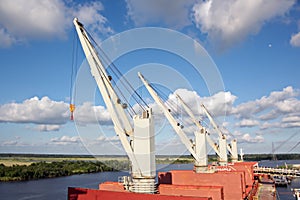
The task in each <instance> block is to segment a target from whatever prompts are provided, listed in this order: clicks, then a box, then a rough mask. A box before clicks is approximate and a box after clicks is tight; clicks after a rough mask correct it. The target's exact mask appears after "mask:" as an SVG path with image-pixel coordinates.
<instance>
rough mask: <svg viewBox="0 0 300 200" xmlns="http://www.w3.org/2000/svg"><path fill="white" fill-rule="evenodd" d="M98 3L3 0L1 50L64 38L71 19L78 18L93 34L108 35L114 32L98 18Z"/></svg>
mask: <svg viewBox="0 0 300 200" xmlns="http://www.w3.org/2000/svg"><path fill="white" fill-rule="evenodd" d="M101 11H103V6H102V4H101V3H100V2H92V3H88V2H87V3H84V4H75V3H73V2H72V1H69V2H68V3H65V2H64V1H60V0H51V1H50V0H46V1H40V0H26V1H25V0H15V1H10V0H2V1H1V2H0V36H2V37H0V38H1V39H0V41H1V43H0V47H9V46H11V45H13V44H15V43H20V42H26V41H28V40H36V39H45V38H55V37H56V38H57V37H58V38H64V37H65V36H66V33H67V31H68V30H69V29H70V28H71V27H72V19H73V18H74V17H75V16H78V17H81V18H82V19H80V18H79V19H80V20H81V21H82V22H84V23H86V24H85V25H87V26H91V27H92V31H93V32H96V33H101V34H102V33H103V34H109V33H111V32H113V30H112V29H111V28H110V27H109V26H108V25H107V20H106V18H105V17H104V16H103V15H101V14H100V12H101Z"/></svg>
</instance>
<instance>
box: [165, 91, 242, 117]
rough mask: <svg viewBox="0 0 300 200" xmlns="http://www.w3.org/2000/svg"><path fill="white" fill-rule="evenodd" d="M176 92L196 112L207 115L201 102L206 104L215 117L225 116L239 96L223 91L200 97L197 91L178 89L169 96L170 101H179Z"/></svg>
mask: <svg viewBox="0 0 300 200" xmlns="http://www.w3.org/2000/svg"><path fill="white" fill-rule="evenodd" d="M175 94H178V95H179V96H180V97H181V98H182V99H183V101H184V102H185V103H186V104H187V105H188V106H189V107H190V109H191V110H193V112H194V114H197V113H198V114H201V115H205V114H204V112H203V109H202V108H201V104H204V105H205V107H206V108H207V109H208V110H209V112H211V113H213V114H214V116H215V117H218V116H225V115H226V113H228V112H229V113H230V112H231V109H232V106H233V103H234V101H235V100H236V98H237V97H236V96H235V95H233V94H231V92H223V91H221V92H218V93H216V94H214V95H212V96H209V97H200V96H199V95H198V94H197V93H196V92H195V91H190V90H187V89H177V90H176V91H175V92H174V94H171V95H170V96H169V99H170V101H173V102H177V100H176V95H175Z"/></svg>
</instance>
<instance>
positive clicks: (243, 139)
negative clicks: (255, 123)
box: [238, 133, 264, 143]
mask: <svg viewBox="0 0 300 200" xmlns="http://www.w3.org/2000/svg"><path fill="white" fill-rule="evenodd" d="M238 141H239V142H241V143H242V142H247V143H262V142H264V137H263V136H261V135H257V136H255V137H251V135H250V134H249V133H246V134H244V135H243V136H242V137H241V138H239V139H238Z"/></svg>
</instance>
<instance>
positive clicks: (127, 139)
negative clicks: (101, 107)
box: [73, 18, 156, 193]
mask: <svg viewBox="0 0 300 200" xmlns="http://www.w3.org/2000/svg"><path fill="white" fill-rule="evenodd" d="M73 23H74V25H75V28H76V32H77V34H78V37H79V40H80V43H81V46H82V49H83V51H84V54H85V56H86V59H87V61H88V63H89V66H90V70H91V74H92V76H93V77H94V79H95V81H96V83H97V86H98V88H99V90H100V93H101V95H102V98H103V101H104V103H105V105H106V107H107V110H108V112H109V113H110V116H111V119H112V121H113V124H114V130H115V132H116V134H117V135H118V136H119V139H120V141H121V144H122V146H123V148H124V149H125V152H126V153H127V155H128V157H129V160H130V163H131V168H132V171H131V179H132V180H131V181H130V183H128V180H126V183H128V185H126V186H125V185H124V186H125V188H128V190H129V191H132V192H139V193H155V192H156V184H155V176H156V167H155V144H154V123H153V116H152V110H151V109H147V110H146V111H144V112H143V113H142V114H141V115H136V116H134V117H133V124H134V125H133V126H132V125H131V123H130V120H129V118H128V116H127V114H126V112H125V109H126V106H124V104H123V103H122V102H121V100H120V98H119V97H118V95H117V93H116V92H115V90H114V88H113V86H112V84H111V82H110V77H109V76H108V75H107V72H106V70H105V67H104V66H103V64H102V62H101V60H100V58H99V56H98V53H97V51H96V49H95V47H94V46H93V44H92V42H91V39H90V38H89V35H88V34H87V32H86V30H85V29H84V27H83V25H82V24H81V23H80V22H79V21H78V19H77V18H75V19H74V20H73ZM124 184H125V181H124Z"/></svg>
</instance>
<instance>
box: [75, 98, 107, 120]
mask: <svg viewBox="0 0 300 200" xmlns="http://www.w3.org/2000/svg"><path fill="white" fill-rule="evenodd" d="M74 119H75V121H76V123H78V124H79V125H86V124H96V123H100V124H103V125H111V124H112V121H111V118H110V114H109V112H108V111H107V110H106V109H105V108H104V107H103V106H94V105H93V104H92V103H91V102H84V103H83V104H82V105H80V106H78V108H76V109H75V112H74Z"/></svg>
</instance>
